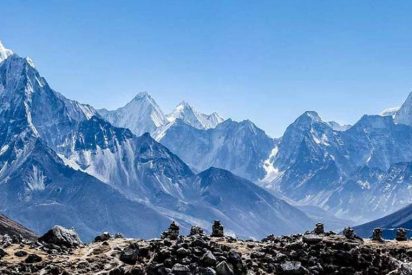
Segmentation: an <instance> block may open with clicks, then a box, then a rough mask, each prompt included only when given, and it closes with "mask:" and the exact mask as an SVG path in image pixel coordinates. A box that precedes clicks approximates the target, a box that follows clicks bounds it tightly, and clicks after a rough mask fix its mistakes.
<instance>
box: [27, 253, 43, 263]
mask: <svg viewBox="0 0 412 275" xmlns="http://www.w3.org/2000/svg"><path fill="white" fill-rule="evenodd" d="M41 261H42V258H41V257H40V256H39V255H36V254H30V255H29V256H27V258H26V260H24V262H26V263H28V264H32V263H38V262H41Z"/></svg>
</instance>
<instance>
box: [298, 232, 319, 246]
mask: <svg viewBox="0 0 412 275" xmlns="http://www.w3.org/2000/svg"><path fill="white" fill-rule="evenodd" d="M302 241H303V242H304V243H307V244H317V243H320V242H321V241H322V237H320V236H318V235H315V234H307V235H303V237H302Z"/></svg>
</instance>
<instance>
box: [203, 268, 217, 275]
mask: <svg viewBox="0 0 412 275" xmlns="http://www.w3.org/2000/svg"><path fill="white" fill-rule="evenodd" d="M199 275H216V271H215V270H214V269H213V268H211V267H206V268H200V269H199Z"/></svg>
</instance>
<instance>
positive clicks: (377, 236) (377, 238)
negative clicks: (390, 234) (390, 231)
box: [372, 228, 384, 242]
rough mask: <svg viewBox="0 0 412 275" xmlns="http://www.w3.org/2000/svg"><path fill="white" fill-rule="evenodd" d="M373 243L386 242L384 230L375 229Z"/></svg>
mask: <svg viewBox="0 0 412 275" xmlns="http://www.w3.org/2000/svg"><path fill="white" fill-rule="evenodd" d="M372 241H375V242H384V240H383V238H382V229H380V228H375V229H373V233H372Z"/></svg>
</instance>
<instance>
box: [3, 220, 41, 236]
mask: <svg viewBox="0 0 412 275" xmlns="http://www.w3.org/2000/svg"><path fill="white" fill-rule="evenodd" d="M5 234H7V235H9V236H22V237H23V238H25V239H29V240H35V239H37V236H36V234H35V233H34V232H33V231H31V230H30V229H28V228H26V227H24V226H23V225H21V224H19V223H17V222H15V221H13V220H11V219H9V218H8V217H6V216H4V215H2V214H0V235H5Z"/></svg>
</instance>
